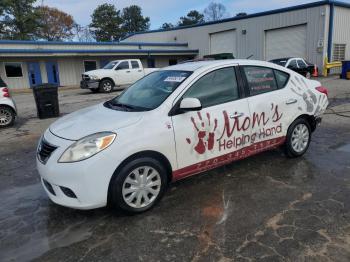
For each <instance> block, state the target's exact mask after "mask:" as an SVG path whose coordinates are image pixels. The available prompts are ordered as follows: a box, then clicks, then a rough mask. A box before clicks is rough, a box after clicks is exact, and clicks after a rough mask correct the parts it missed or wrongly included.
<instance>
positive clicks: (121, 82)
mask: <svg viewBox="0 0 350 262" xmlns="http://www.w3.org/2000/svg"><path fill="white" fill-rule="evenodd" d="M157 70H158V69H157V68H144V67H143V66H142V63H141V61H140V60H139V59H129V60H115V61H111V62H109V63H108V64H107V65H105V66H104V67H103V68H102V69H97V70H92V71H88V72H85V73H84V74H83V75H82V81H81V82H80V87H81V88H82V89H90V90H91V91H92V92H94V93H96V92H103V93H109V92H111V91H112V90H113V88H114V87H115V86H125V85H130V84H133V83H135V82H136V81H137V80H139V79H140V78H142V77H144V76H145V75H148V74H149V73H152V72H154V71H157Z"/></svg>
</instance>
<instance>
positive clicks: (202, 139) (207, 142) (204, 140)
mask: <svg viewBox="0 0 350 262" xmlns="http://www.w3.org/2000/svg"><path fill="white" fill-rule="evenodd" d="M197 114H198V118H199V121H200V122H201V123H200V125H199V126H198V125H197V124H196V121H195V119H194V117H191V122H192V124H193V127H194V128H195V130H196V131H197V137H198V142H197V144H196V145H195V147H194V150H195V151H196V152H197V153H198V154H204V153H205V151H206V150H207V149H208V150H212V149H213V148H214V142H215V130H216V128H217V127H218V120H217V119H216V118H215V119H214V128H213V129H212V130H211V119H210V114H209V113H207V114H206V115H207V122H208V125H207V126H206V125H205V122H204V121H203V118H202V115H201V113H200V112H198V113H197ZM186 141H187V143H188V144H191V139H189V138H186Z"/></svg>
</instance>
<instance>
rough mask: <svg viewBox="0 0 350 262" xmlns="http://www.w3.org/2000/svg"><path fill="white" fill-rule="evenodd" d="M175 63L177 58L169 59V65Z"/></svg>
mask: <svg viewBox="0 0 350 262" xmlns="http://www.w3.org/2000/svg"><path fill="white" fill-rule="evenodd" d="M176 64H177V60H176V59H169V65H170V66H171V65H176Z"/></svg>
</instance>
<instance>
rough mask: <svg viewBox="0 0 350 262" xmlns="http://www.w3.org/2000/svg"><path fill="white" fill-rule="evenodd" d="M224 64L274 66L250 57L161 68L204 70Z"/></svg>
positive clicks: (194, 62)
mask: <svg viewBox="0 0 350 262" xmlns="http://www.w3.org/2000/svg"><path fill="white" fill-rule="evenodd" d="M225 65H255V66H270V67H274V64H272V63H269V62H266V61H259V60H250V59H222V60H208V61H197V62H196V61H191V62H185V63H182V64H177V65H173V66H168V67H165V68H162V70H179V71H197V70H199V69H201V70H205V69H209V68H212V67H216V66H225Z"/></svg>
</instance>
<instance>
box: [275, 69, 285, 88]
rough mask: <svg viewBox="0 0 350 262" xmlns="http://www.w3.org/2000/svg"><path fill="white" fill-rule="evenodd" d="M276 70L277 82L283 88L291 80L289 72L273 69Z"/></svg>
mask: <svg viewBox="0 0 350 262" xmlns="http://www.w3.org/2000/svg"><path fill="white" fill-rule="evenodd" d="M273 71H274V72H275V76H276V82H277V86H278V88H283V87H285V86H286V84H287V82H288V80H289V74H288V73H286V72H282V71H280V70H273Z"/></svg>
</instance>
